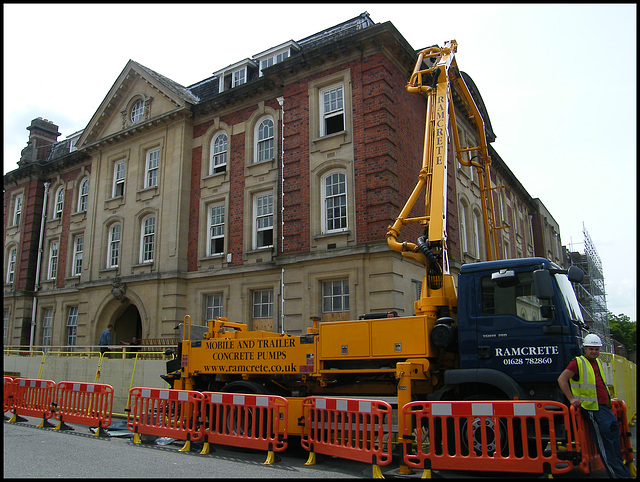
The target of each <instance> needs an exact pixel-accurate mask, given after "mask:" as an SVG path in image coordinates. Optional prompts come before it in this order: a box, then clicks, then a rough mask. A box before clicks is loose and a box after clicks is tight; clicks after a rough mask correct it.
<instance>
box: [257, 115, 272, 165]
mask: <svg viewBox="0 0 640 482" xmlns="http://www.w3.org/2000/svg"><path fill="white" fill-rule="evenodd" d="M255 139H256V155H255V162H260V161H268V160H270V159H273V158H274V157H275V156H274V131H273V119H272V118H271V116H268V117H264V118H262V119H260V120H259V121H258V123H257V125H256V131H255Z"/></svg>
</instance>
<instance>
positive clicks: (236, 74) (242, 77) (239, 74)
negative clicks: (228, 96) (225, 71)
mask: <svg viewBox="0 0 640 482" xmlns="http://www.w3.org/2000/svg"><path fill="white" fill-rule="evenodd" d="M246 83H247V68H246V67H243V68H241V69H238V70H234V71H233V73H232V74H231V88H233V87H238V86H239V85H242V84H246Z"/></svg>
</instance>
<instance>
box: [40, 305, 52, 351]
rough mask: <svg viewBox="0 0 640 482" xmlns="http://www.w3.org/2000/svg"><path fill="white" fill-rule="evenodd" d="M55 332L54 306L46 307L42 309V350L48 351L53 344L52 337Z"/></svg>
mask: <svg viewBox="0 0 640 482" xmlns="http://www.w3.org/2000/svg"><path fill="white" fill-rule="evenodd" d="M52 333H53V308H44V310H43V311H42V347H43V348H42V350H43V351H44V352H46V351H48V348H46V347H50V346H51V338H52V336H51V335H52Z"/></svg>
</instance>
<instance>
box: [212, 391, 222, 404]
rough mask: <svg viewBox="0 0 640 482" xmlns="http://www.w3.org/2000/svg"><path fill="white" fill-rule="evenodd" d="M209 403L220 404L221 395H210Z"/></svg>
mask: <svg viewBox="0 0 640 482" xmlns="http://www.w3.org/2000/svg"><path fill="white" fill-rule="evenodd" d="M211 401H212V402H213V403H222V394H221V393H214V394H213V395H211Z"/></svg>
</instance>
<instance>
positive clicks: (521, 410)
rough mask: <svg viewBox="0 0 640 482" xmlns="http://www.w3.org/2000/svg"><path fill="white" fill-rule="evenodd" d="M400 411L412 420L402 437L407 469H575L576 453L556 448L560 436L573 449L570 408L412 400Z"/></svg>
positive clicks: (545, 403) (543, 403)
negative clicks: (413, 428)
mask: <svg viewBox="0 0 640 482" xmlns="http://www.w3.org/2000/svg"><path fill="white" fill-rule="evenodd" d="M402 411H403V414H404V415H405V417H406V416H410V417H411V424H410V425H409V427H405V433H404V434H403V446H404V461H405V463H406V464H407V465H408V466H410V467H414V468H422V469H440V470H452V469H454V470H473V471H479V470H481V471H491V472H515V473H546V474H559V473H566V472H569V471H571V470H572V469H573V467H574V462H573V460H574V459H575V458H576V455H577V454H576V453H575V452H571V450H567V451H564V450H559V449H558V445H559V444H558V442H561V441H562V442H566V441H567V440H566V439H565V438H564V437H568V446H569V447H571V446H572V440H571V435H572V434H571V431H570V430H569V431H568V432H566V431H565V429H566V428H568V427H570V418H569V410H568V408H567V406H566V405H563V404H561V403H558V402H552V401H536V402H530V401H473V402H472V401H462V402H411V403H408V404H406V405H405V406H404V407H403V410H402ZM410 427H417V429H416V430H415V432H414V433H413V434H412V433H410V432H409V430H411V428H410ZM412 439H414V440H415V442H416V444H415V452H416V453H411V452H410V451H412V448H413V444H412V443H410V442H409V440H412Z"/></svg>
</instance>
